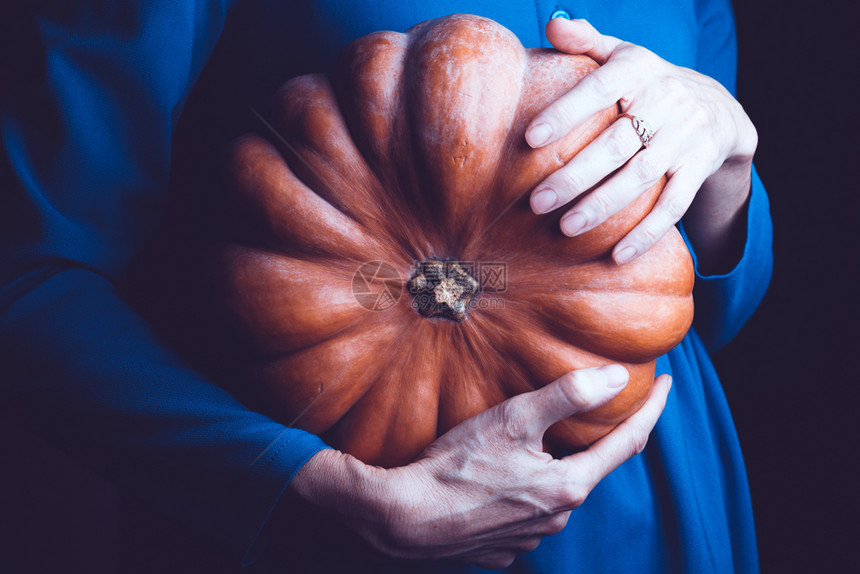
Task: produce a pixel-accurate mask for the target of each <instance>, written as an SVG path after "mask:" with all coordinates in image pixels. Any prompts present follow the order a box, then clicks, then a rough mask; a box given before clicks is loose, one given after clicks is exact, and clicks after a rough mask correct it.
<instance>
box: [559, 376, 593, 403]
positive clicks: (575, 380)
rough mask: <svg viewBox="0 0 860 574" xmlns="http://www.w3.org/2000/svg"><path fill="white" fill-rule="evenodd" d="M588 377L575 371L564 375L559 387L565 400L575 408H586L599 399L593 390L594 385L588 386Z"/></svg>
mask: <svg viewBox="0 0 860 574" xmlns="http://www.w3.org/2000/svg"><path fill="white" fill-rule="evenodd" d="M585 378H586V375H584V374H583V373H582V372H581V371H574V372H572V373H567V374H565V375H562V377H561V379H559V386H560V388H561V392H562V394H563V395H564V398H565V399H567V401H568V402H569V403H570V404H571V405H574V406H577V407H580V408H586V407H588V406H589V405H590V404H591V403H593V402H595V400H596V399H597V396H596V395H597V393H595V392H594V391H593V390H592V388H591V387H592V385H589V384H587V381H586V380H585Z"/></svg>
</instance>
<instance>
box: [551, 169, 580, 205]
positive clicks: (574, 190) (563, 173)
mask: <svg viewBox="0 0 860 574" xmlns="http://www.w3.org/2000/svg"><path fill="white" fill-rule="evenodd" d="M555 175H556V177H557V178H558V179H559V180H560V183H561V185H560V186H557V193H558V195H559V199H561V200H562V201H565V202H566V201H569V200H570V199H572V198H573V196H575V195H578V194H580V193H582V192H583V191H585V190H586V189H587V188H586V183H585V181H584V180H583V178H582V174H581V173H580V172H579V171H578V170H573V169H566V168H563V169H560V170H559V171H557V172H556V173H555Z"/></svg>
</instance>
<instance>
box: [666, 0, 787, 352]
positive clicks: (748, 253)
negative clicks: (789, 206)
mask: <svg viewBox="0 0 860 574" xmlns="http://www.w3.org/2000/svg"><path fill="white" fill-rule="evenodd" d="M696 9H697V18H698V19H699V22H700V27H701V36H700V40H699V51H698V66H697V69H698V71H699V72H701V73H703V74H705V75H708V76H710V77H712V78H714V79H716V80H717V81H719V82H720V83H721V84H723V86H724V87H725V88H726V89H727V90H728V91H729V92H730V93H731V94H732V95H736V69H737V65H736V62H737V43H736V35H735V24H734V14H733V12H732V7H731V2H729V1H728V0H702V1H700V2H698V3H697V5H696ZM680 227H681V232H682V234H683V236H684V240H685V241H686V242H687V246H688V248H689V249H690V253H691V254H692V255H693V261H694V263H695V265H696V285H695V287H694V290H693V296H694V299H695V303H696V316H695V319H694V323H693V325H694V326H695V328H696V330H697V331H698V333H699V335H700V336H701V338H702V341H703V342H704V343H705V346H706V347H707V348H708V350H709V351H714V350H716V349H719V348H720V347H722V346H724V345H725V344H726V343H728V342H729V341H730V340H731V339H732V338H733V337H734V336H735V335H736V334H737V333H738V331H740V329H741V327H743V325H744V324H745V323H746V321H747V320H748V319H749V318H750V316H752V314H753V312H754V311H755V309H756V308H757V307H758V305H759V303H761V300H762V298H763V297H764V294H765V292H766V291H767V287H768V284H769V283H770V277H771V274H772V272H773V252H772V243H773V227H772V223H771V218H770V209H769V202H768V198H767V193H766V192H765V189H764V185H762V182H761V179H760V178H759V176H758V173H757V172H756V170H755V167H753V170H752V184H751V189H750V198H749V202H748V205H747V213H746V241H745V244H744V249H743V254H742V256H741V259H740V260H739V261H738V262H737V264H736V265H735V266H734V268H733V269H732V270H731V271H730V272H728V273H727V274H725V275H703V274H702V273H701V272H700V271H699V265H698V261H697V258H696V253H695V249H694V248H693V246H692V244H691V243H690V241H689V239H688V237H687V234H686V233H685V232H684V226H683V223H682V224H681V226H680Z"/></svg>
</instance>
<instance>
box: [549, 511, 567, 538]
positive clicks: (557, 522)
mask: <svg viewBox="0 0 860 574" xmlns="http://www.w3.org/2000/svg"><path fill="white" fill-rule="evenodd" d="M568 516H570V514H569V513H567V512H562V513H559V514H555V515H553V516H551V517H550V518H548V519H547V520H546V522H545V523H544V525H543V529H542V532H543V533H545V536H551V535H553V534H558V533H559V532H561V531H562V530H564V527H565V526H567V519H568Z"/></svg>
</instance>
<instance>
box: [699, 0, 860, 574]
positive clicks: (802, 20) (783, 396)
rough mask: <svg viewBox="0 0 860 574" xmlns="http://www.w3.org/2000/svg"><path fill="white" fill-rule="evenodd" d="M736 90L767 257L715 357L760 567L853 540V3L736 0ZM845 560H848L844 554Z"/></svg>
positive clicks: (815, 561) (859, 77)
mask: <svg viewBox="0 0 860 574" xmlns="http://www.w3.org/2000/svg"><path fill="white" fill-rule="evenodd" d="M735 11H736V19H737V24H738V46H739V60H740V68H739V78H738V97H739V99H740V101H741V103H742V104H743V105H744V108H745V109H746V110H747V113H748V114H749V115H750V117H751V118H752V120H753V122H754V123H755V125H756V126H757V128H758V132H759V151H758V153H757V154H756V167H757V169H758V171H759V173H760V175H761V177H762V179H763V181H764V182H765V187H766V188H767V190H768V193H769V195H770V198H771V213H772V215H773V220H774V229H775V231H774V252H775V268H774V276H773V280H772V282H771V288H770V291H769V292H768V294H767V296H766V298H765V300H764V302H763V304H762V306H761V307H760V308H759V310H758V311H757V313H756V315H755V316H754V317H753V319H752V321H751V322H750V323H749V324H748V325H747V326H746V327H745V328H744V330H743V331H742V332H741V334H740V336H738V337H737V338H736V339H735V340H734V341H733V342H732V343H730V345H729V346H728V347H727V348H725V349H723V350H721V351H719V352H718V353H717V354H716V355H715V357H714V359H715V362H716V364H717V369H718V371H719V373H720V376H721V379H722V380H723V382H724V385H725V387H726V393H727V394H728V397H729V404H730V405H731V407H732V412H733V415H734V418H735V423H736V425H737V428H738V433H739V435H740V438H741V445H742V448H743V450H744V455H745V458H746V461H747V470H748V473H749V480H750V488H751V490H752V497H753V507H754V512H755V518H756V523H757V524H756V526H757V531H758V541H759V549H760V560H761V566H762V571H764V572H812V571H816V572H840V571H845V570H846V567H848V566H850V565H852V564H856V562H857V561H856V554H857V552H858V534H860V526H858V520H857V513H858V511H860V508H858V495H857V488H858V480H857V472H856V467H857V466H858V463H860V456H858V455H860V448H858V438H860V436H858V432H857V431H858V425H857V418H858V417H857V401H858V399H860V393H858V392H857V382H858V376H857V370H856V368H855V365H854V364H853V361H852V359H854V358H857V357H858V354H860V345H858V343H860V337H858V335H857V333H858V325H857V319H858V313H857V310H858V305H857V295H858V287H857V285H858V283H857V282H858V280H860V277H858V276H860V265H858V260H860V258H858V253H857V250H858V247H860V242H858V240H857V210H858V208H860V200H858V190H860V189H859V188H858V185H857V178H858V174H860V170H858V168H860V155H858V152H860V129H858V128H860V126H858V112H857V108H858V100H860V90H858V84H860V50H858V47H857V41H858V39H860V33H858V32H859V30H858V29H857V27H856V26H854V25H853V24H852V23H853V22H855V19H854V17H853V11H852V14H851V15H849V11H851V8H850V3H839V2H835V1H834V2H817V3H811V2H799V1H793V0H792V1H782V2H774V1H759V2H751V1H744V0H735ZM855 567H856V566H855Z"/></svg>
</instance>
